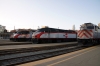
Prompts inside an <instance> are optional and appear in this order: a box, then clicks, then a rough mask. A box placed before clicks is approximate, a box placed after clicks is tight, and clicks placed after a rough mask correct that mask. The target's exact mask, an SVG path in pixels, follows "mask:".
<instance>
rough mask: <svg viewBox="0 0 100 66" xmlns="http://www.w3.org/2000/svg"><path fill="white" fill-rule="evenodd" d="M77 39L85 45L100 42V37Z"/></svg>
mask: <svg viewBox="0 0 100 66" xmlns="http://www.w3.org/2000/svg"><path fill="white" fill-rule="evenodd" d="M77 41H78V43H79V44H82V45H83V46H93V45H97V44H99V43H100V39H78V40H77Z"/></svg>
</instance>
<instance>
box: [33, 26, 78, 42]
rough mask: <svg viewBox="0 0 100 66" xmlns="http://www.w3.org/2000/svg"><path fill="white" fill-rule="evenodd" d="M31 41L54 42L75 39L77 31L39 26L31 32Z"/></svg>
mask: <svg viewBox="0 0 100 66" xmlns="http://www.w3.org/2000/svg"><path fill="white" fill-rule="evenodd" d="M31 41H32V43H55V42H68V41H77V32H76V31H74V30H64V29H59V28H50V27H46V28H40V29H37V30H36V31H35V32H34V33H33V34H32V40H31Z"/></svg>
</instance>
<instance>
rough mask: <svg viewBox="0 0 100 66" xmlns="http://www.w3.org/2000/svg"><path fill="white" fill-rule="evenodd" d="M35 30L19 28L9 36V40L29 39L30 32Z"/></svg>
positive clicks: (30, 36)
mask: <svg viewBox="0 0 100 66" xmlns="http://www.w3.org/2000/svg"><path fill="white" fill-rule="evenodd" d="M33 32H35V30H30V31H29V30H19V31H16V32H15V33H13V34H12V35H11V36H10V40H11V41H31V38H32V33H33Z"/></svg>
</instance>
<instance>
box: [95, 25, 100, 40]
mask: <svg viewBox="0 0 100 66" xmlns="http://www.w3.org/2000/svg"><path fill="white" fill-rule="evenodd" d="M94 36H95V38H98V37H99V36H98V26H95V32H94Z"/></svg>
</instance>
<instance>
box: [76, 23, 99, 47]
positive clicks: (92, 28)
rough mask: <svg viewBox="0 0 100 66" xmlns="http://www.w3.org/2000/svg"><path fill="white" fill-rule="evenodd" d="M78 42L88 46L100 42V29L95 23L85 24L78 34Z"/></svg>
mask: <svg viewBox="0 0 100 66" xmlns="http://www.w3.org/2000/svg"><path fill="white" fill-rule="evenodd" d="M77 39H78V42H79V43H81V44H83V45H85V46H88V45H94V44H97V43H99V42H100V28H99V27H98V26H97V25H95V24H93V23H84V24H82V25H81V27H80V30H79V31H78V32H77Z"/></svg>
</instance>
